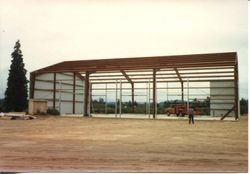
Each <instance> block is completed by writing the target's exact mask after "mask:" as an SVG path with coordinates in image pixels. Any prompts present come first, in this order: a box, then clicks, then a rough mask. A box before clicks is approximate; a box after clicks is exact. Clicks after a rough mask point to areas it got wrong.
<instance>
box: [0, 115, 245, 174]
mask: <svg viewBox="0 0 250 174" xmlns="http://www.w3.org/2000/svg"><path fill="white" fill-rule="evenodd" d="M247 125H248V121H247V117H246V116H244V117H241V118H240V120H238V121H233V120H227V121H219V120H195V124H194V125H189V124H188V120H187V119H156V120H153V119H134V118H100V117H91V118H79V117H74V118H70V117H59V116H37V119H33V120H4V119H0V171H2V172H7V171H8V172H244V173H245V172H247V171H248V144H247V141H248V131H247V127H248V126H247Z"/></svg>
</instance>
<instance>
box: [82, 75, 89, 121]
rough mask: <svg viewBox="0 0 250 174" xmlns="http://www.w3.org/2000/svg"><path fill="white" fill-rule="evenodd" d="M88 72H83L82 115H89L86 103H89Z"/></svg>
mask: <svg viewBox="0 0 250 174" xmlns="http://www.w3.org/2000/svg"><path fill="white" fill-rule="evenodd" d="M89 74H90V73H89V72H88V71H86V73H85V85H84V108H83V110H84V112H83V116H89V114H88V104H89Z"/></svg>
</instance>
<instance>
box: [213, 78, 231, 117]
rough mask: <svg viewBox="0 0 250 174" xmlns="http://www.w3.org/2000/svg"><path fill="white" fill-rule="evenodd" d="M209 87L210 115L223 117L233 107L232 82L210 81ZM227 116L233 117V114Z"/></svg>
mask: <svg viewBox="0 0 250 174" xmlns="http://www.w3.org/2000/svg"><path fill="white" fill-rule="evenodd" d="M210 87H211V88H210V97H211V99H210V115H211V116H223V115H225V114H226V113H227V112H228V111H229V110H230V109H231V108H232V107H233V106H234V99H235V90H234V81H211V82H210ZM216 87H217V88H216ZM229 116H235V112H234V111H232V112H231V113H230V114H229Z"/></svg>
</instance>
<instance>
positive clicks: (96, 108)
mask: <svg viewBox="0 0 250 174" xmlns="http://www.w3.org/2000/svg"><path fill="white" fill-rule="evenodd" d="M176 102H177V101H176V100H172V101H164V102H160V103H157V113H159V114H165V109H166V108H167V107H169V106H170V105H171V104H173V103H176ZM119 104H120V101H119V100H118V101H117V113H119ZM189 104H190V106H191V107H198V108H199V109H200V112H201V115H209V114H210V98H209V97H208V98H207V99H205V100H203V101H200V100H197V99H194V100H193V101H191V102H190V103H189ZM105 105H106V106H107V109H105V107H106V106H105ZM91 108H92V110H91V112H93V113H105V112H106V111H107V114H111V113H115V102H108V103H107V104H106V103H105V101H104V99H103V98H99V100H93V101H92V106H91ZM134 108H135V110H134V113H137V114H145V113H148V112H149V108H148V104H147V103H138V102H136V101H135V103H134ZM131 111H132V102H131V101H128V102H122V113H131ZM150 111H151V113H152V111H153V106H152V103H151V105H150ZM240 113H241V114H247V113H248V100H246V99H243V98H242V99H241V100H240Z"/></svg>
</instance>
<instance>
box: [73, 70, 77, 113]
mask: <svg viewBox="0 0 250 174" xmlns="http://www.w3.org/2000/svg"><path fill="white" fill-rule="evenodd" d="M75 102H76V73H75V72H74V74H73V106H72V109H73V114H75Z"/></svg>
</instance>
